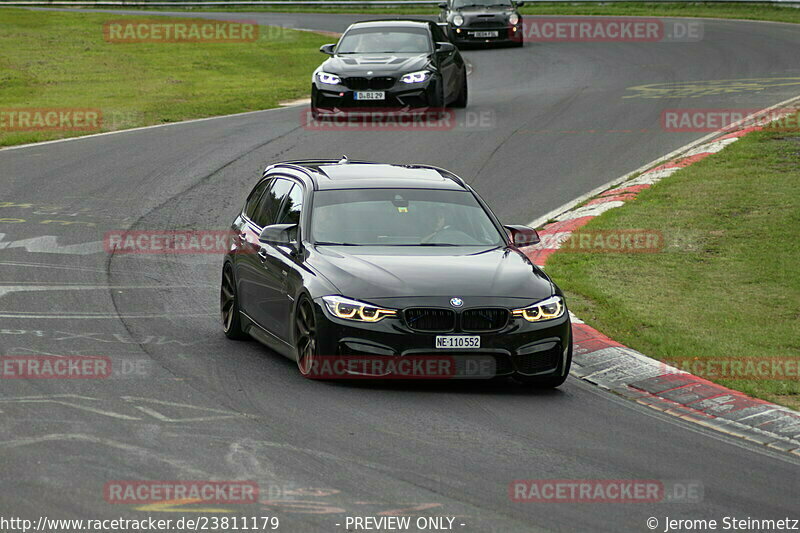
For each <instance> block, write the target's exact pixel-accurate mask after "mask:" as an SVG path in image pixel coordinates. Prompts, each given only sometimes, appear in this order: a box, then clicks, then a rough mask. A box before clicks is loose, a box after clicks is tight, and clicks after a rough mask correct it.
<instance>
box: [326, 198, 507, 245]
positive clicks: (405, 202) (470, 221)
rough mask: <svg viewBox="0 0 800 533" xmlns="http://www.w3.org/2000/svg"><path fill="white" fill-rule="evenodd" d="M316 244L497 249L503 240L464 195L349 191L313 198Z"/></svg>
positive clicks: (473, 201) (481, 211) (478, 205)
mask: <svg viewBox="0 0 800 533" xmlns="http://www.w3.org/2000/svg"><path fill="white" fill-rule="evenodd" d="M311 235H312V239H313V240H314V241H316V243H317V244H318V245H322V244H336V245H346V246H383V245H388V246H501V245H504V244H505V239H504V238H503V236H502V235H501V234H500V232H499V231H498V230H497V228H496V227H495V225H494V224H493V223H492V221H491V219H490V218H489V216H488V215H487V213H486V211H484V209H483V207H481V205H480V204H479V203H478V202H477V200H476V199H475V197H474V196H473V195H472V194H471V193H469V192H467V191H445V190H431V189H349V190H335V191H320V192H318V193H316V194H315V195H314V206H313V210H312V214H311Z"/></svg>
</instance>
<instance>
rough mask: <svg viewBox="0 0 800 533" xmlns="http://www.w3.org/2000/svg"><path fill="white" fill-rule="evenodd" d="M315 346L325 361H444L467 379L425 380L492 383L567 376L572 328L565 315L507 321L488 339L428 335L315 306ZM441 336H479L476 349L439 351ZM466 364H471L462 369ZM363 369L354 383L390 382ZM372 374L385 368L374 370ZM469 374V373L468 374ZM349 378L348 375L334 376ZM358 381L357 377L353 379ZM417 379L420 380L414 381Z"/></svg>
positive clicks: (394, 321) (398, 322)
mask: <svg viewBox="0 0 800 533" xmlns="http://www.w3.org/2000/svg"><path fill="white" fill-rule="evenodd" d="M315 309H316V314H317V328H318V329H317V342H318V347H319V354H320V355H321V356H323V358H337V357H344V358H365V359H368V360H371V361H374V360H380V359H381V358H401V359H402V358H409V359H414V360H420V359H427V358H431V359H437V358H438V359H443V360H449V361H455V362H456V363H457V365H456V366H458V368H459V369H462V370H463V369H464V365H466V366H467V367H468V368H467V373H466V374H465V375H457V376H456V375H446V374H443V375H438V376H424V378H426V379H431V378H436V377H439V378H442V379H447V378H453V377H457V378H475V379H480V378H492V377H501V376H515V375H517V376H525V377H537V378H538V377H542V378H547V377H555V376H563V375H564V373H565V372H566V371H567V367H568V364H569V361H568V359H569V356H570V353H571V350H570V348H571V344H572V339H571V324H570V319H569V313H567V312H565V313H564V315H563V316H562V317H560V318H557V319H553V320H547V321H544V322H527V321H526V320H524V319H522V318H511V320H510V321H509V322H508V324H507V325H506V326H505V327H504V328H502V329H501V330H498V331H493V332H489V333H468V332H459V331H452V332H448V333H434V332H431V333H428V332H419V331H414V330H411V329H409V328H408V327H407V326H406V324H405V322H404V320H403V319H402V318H399V317H398V318H384V319H383V320H381V321H379V322H376V323H363V322H357V321H353V320H344V319H340V318H336V317H334V316H333V315H331V314H330V313H329V312H328V311H327V309H324V304H323V303H322V301H321V300H316V305H315ZM439 335H465V336H475V335H478V336H480V342H481V346H480V348H470V349H437V348H435V343H436V337H437V336H439ZM466 361H469V363H466ZM367 368H368V367H366V366H365V367H362V368H361V369H359V370H358V371H357V372H354V373H357V374H359V376H358V377H369V376H372V377H376V378H388V377H392V376H387V375H385V374H384V373H381V372H377V373H372V372H370V371H368V370H365V369H367ZM375 368H383V367H382V366H381V365H377V366H376V367H375ZM470 368H471V369H472V370H470ZM332 377H342V378H347V376H346V375H342V376H332ZM353 377H356V376H353ZM417 377H419V376H417Z"/></svg>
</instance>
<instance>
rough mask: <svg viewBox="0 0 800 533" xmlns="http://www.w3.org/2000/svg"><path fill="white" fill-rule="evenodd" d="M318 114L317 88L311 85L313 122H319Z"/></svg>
mask: <svg viewBox="0 0 800 533" xmlns="http://www.w3.org/2000/svg"><path fill="white" fill-rule="evenodd" d="M319 117H320V113H319V108H318V107H317V87H316V86H315V85H314V84H312V85H311V118H313V119H314V120H319Z"/></svg>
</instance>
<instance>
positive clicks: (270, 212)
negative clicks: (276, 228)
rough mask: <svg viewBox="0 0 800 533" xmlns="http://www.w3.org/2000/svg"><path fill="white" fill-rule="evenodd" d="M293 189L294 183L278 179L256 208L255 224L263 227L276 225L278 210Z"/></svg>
mask: <svg viewBox="0 0 800 533" xmlns="http://www.w3.org/2000/svg"><path fill="white" fill-rule="evenodd" d="M291 188H292V182H291V181H289V180H286V179H283V178H277V179H275V180H274V181H273V182H272V186H271V187H270V188H269V189H267V191H266V192H265V193H264V194H263V196H262V197H261V200H260V201H259V202H258V207H257V208H256V212H255V215H254V216H253V217H252V218H251V220H252V221H253V222H255V223H256V224H257V225H259V226H261V227H262V228H263V227H264V226H269V225H270V224H274V223H275V219H276V218H277V216H278V209H280V207H281V202H282V201H283V197H284V196H286V193H288V192H289V189H291Z"/></svg>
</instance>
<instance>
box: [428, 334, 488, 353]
mask: <svg viewBox="0 0 800 533" xmlns="http://www.w3.org/2000/svg"><path fill="white" fill-rule="evenodd" d="M480 347H481V338H480V336H478V335H437V336H436V348H440V349H443V350H448V349H456V350H464V349H474V348H480Z"/></svg>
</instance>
